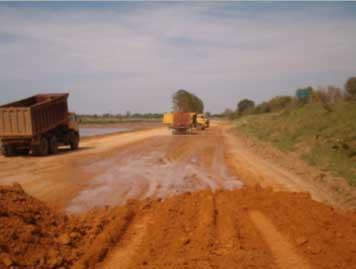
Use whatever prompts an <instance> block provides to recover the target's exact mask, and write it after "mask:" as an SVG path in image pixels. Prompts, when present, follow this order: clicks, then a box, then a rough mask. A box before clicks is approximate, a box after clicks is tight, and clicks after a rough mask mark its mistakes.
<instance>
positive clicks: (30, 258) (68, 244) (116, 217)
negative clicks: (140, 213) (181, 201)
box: [0, 185, 133, 269]
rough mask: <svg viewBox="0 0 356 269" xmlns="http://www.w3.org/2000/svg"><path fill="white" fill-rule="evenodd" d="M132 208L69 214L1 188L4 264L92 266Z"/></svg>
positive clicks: (0, 244) (0, 252)
mask: <svg viewBox="0 0 356 269" xmlns="http://www.w3.org/2000/svg"><path fill="white" fill-rule="evenodd" d="M132 212H133V211H132V210H131V209H130V207H129V206H128V207H126V208H117V209H109V208H106V209H105V208H104V209H100V210H92V211H90V212H88V213H86V214H84V215H81V216H66V215H64V214H60V213H58V212H56V211H54V210H52V209H50V208H48V207H47V206H46V205H45V204H44V203H42V202H41V201H39V200H37V199H35V198H33V197H31V196H29V195H27V194H26V193H25V192H24V191H23V189H22V188H21V186H20V185H13V186H6V187H5V186H1V187H0V268H1V269H2V268H13V269H15V268H36V269H39V268H45V269H49V268H62V269H64V268H72V267H73V268H88V267H89V265H90V263H96V262H98V261H100V259H101V258H102V257H103V256H104V255H105V253H106V252H107V250H108V249H109V247H110V246H111V244H113V243H115V240H117V239H118V238H119V237H120V234H121V233H122V232H123V230H125V227H126V226H127V223H128V222H129V221H130V219H131V218H132V216H133V213H132Z"/></svg>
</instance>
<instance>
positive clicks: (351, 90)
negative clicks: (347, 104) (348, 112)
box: [345, 77, 356, 99]
mask: <svg viewBox="0 0 356 269" xmlns="http://www.w3.org/2000/svg"><path fill="white" fill-rule="evenodd" d="M345 90H346V93H347V95H348V96H349V97H351V98H352V99H356V77H351V78H349V79H348V80H347V81H346V84H345Z"/></svg>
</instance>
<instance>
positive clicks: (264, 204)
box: [0, 185, 356, 269]
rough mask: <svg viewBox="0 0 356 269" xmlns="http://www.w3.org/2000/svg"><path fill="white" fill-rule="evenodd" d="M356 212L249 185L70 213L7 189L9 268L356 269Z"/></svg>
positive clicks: (2, 238) (4, 248)
mask: <svg viewBox="0 0 356 269" xmlns="http://www.w3.org/2000/svg"><path fill="white" fill-rule="evenodd" d="M355 264H356V214H355V212H343V211H338V210H335V209H333V208H332V207H329V206H327V205H324V204H321V203H319V202H315V201H313V200H311V199H310V196H309V195H307V194H303V193H290V192H274V191H272V189H263V188H260V187H245V188H242V189H239V190H234V191H217V192H212V191H208V190H207V191H199V192H194V193H185V194H182V195H177V196H174V197H171V198H168V199H165V200H162V199H146V200H144V201H137V202H136V201H132V202H129V203H127V204H126V205H125V206H123V207H113V208H109V207H106V208H100V209H94V210H91V211H89V212H87V213H85V214H82V215H75V216H66V215H64V214H61V213H58V212H56V211H54V210H52V209H50V208H48V207H47V206H46V205H45V204H44V203H42V202H40V201H38V200H36V199H34V198H32V197H31V196H29V195H27V194H26V193H24V191H23V190H22V188H21V187H20V186H19V185H14V186H11V187H0V269H3V268H13V269H16V268H36V269H37V268H39V269H41V268H43V269H50V268H57V269H59V268H60V269H64V268H74V269H82V268H83V269H84V268H85V269H89V268H106V269H111V268H120V269H125V268H135V269H136V268H145V269H146V268H152V269H153V268H154V269H158V268H191V269H193V268H194V269H196V268H204V269H205V268H227V269H229V268H288V269H292V268H296V269H297V268H298V269H299V268H304V269H306V268H308V269H309V268H354V265H355Z"/></svg>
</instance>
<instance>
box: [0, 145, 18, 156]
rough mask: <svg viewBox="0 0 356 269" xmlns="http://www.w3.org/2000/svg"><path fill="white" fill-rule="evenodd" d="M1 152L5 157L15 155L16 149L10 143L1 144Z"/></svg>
mask: <svg viewBox="0 0 356 269" xmlns="http://www.w3.org/2000/svg"><path fill="white" fill-rule="evenodd" d="M1 154H2V155H4V156H5V157H11V156H15V155H16V150H15V148H14V147H13V146H11V145H2V146H1Z"/></svg>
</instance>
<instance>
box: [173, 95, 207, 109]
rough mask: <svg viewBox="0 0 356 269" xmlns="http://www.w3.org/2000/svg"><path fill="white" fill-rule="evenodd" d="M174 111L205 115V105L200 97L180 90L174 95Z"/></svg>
mask: <svg viewBox="0 0 356 269" xmlns="http://www.w3.org/2000/svg"><path fill="white" fill-rule="evenodd" d="M173 110H174V111H181V112H196V113H203V111H204V103H203V101H202V100H201V99H200V98H199V97H198V96H196V95H194V94H192V93H190V92H188V91H186V90H178V91H177V92H176V93H175V94H174V95H173Z"/></svg>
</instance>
